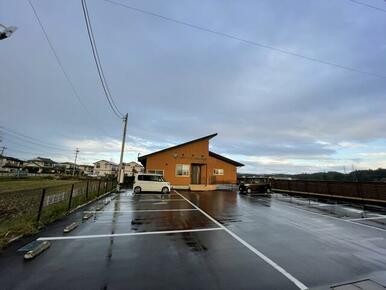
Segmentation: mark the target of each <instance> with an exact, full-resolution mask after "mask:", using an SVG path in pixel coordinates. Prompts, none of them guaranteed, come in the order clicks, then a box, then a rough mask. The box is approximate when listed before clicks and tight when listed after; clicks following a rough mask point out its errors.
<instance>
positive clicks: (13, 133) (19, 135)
mask: <svg viewBox="0 0 386 290" xmlns="http://www.w3.org/2000/svg"><path fill="white" fill-rule="evenodd" d="M0 129H3V130H5V131H6V132H4V133H6V134H7V135H8V136H9V137H13V138H17V139H20V140H22V141H27V142H29V143H32V144H36V145H39V146H45V147H51V148H53V149H56V150H69V149H68V148H67V147H64V146H60V145H56V144H53V143H49V142H46V141H42V140H40V139H37V138H35V137H31V136H28V135H25V134H22V133H19V132H17V131H15V130H12V129H9V128H5V127H3V126H1V127H0Z"/></svg>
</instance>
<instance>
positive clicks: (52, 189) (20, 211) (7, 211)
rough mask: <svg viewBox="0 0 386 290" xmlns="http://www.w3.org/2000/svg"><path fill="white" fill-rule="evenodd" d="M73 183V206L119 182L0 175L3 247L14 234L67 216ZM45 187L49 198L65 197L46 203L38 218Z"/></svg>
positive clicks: (94, 196)
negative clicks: (14, 177)
mask: <svg viewBox="0 0 386 290" xmlns="http://www.w3.org/2000/svg"><path fill="white" fill-rule="evenodd" d="M72 184H73V185H74V188H73V189H74V190H73V198H72V200H71V205H70V208H71V209H72V208H75V207H76V206H78V205H81V204H84V203H85V202H87V201H88V200H92V199H94V198H96V197H97V196H98V194H103V193H104V192H106V191H109V190H111V189H112V188H113V187H114V186H115V185H114V184H112V183H111V181H110V182H108V183H105V181H103V182H102V183H101V181H100V180H93V181H87V180H79V179H70V180H56V179H52V178H33V179H32V178H29V179H19V180H12V179H3V180H1V179H0V250H1V248H3V247H4V246H6V245H7V244H8V242H9V241H10V240H11V239H12V238H15V237H17V236H19V235H29V234H33V233H36V232H37V231H38V230H39V228H40V227H41V226H44V225H47V224H50V223H51V222H53V221H55V220H57V219H59V218H61V217H63V216H65V215H66V214H67V213H68V210H69V200H70V199H69V196H70V192H71V185H72ZM87 184H88V186H87ZM107 184H108V185H109V186H108V187H107ZM42 188H46V192H45V201H47V199H48V198H49V197H50V196H53V195H58V194H59V195H61V194H64V199H60V200H58V201H56V202H54V203H51V204H45V205H44V207H43V209H42V212H41V217H40V219H39V222H38V221H37V215H38V211H39V204H40V200H41V196H42ZM87 189H88V191H87ZM86 191H87V193H86Z"/></svg>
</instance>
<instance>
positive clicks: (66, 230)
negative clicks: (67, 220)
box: [63, 222, 79, 233]
mask: <svg viewBox="0 0 386 290" xmlns="http://www.w3.org/2000/svg"><path fill="white" fill-rule="evenodd" d="M78 226H79V223H77V222H73V223H72V224H70V225H68V226H66V227H65V228H64V230H63V233H69V232H71V231H72V230H74V229H76V228H77V227H78Z"/></svg>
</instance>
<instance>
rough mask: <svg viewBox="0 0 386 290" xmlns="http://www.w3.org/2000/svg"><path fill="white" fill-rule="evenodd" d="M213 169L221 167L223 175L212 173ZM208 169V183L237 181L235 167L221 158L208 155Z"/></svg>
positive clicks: (231, 182)
mask: <svg viewBox="0 0 386 290" xmlns="http://www.w3.org/2000/svg"><path fill="white" fill-rule="evenodd" d="M214 169H223V170H224V175H214V174H213V171H214ZM208 171H209V176H210V181H209V184H236V183H237V167H236V166H234V165H232V164H230V163H227V162H225V161H223V160H220V159H217V158H214V157H212V156H209V162H208Z"/></svg>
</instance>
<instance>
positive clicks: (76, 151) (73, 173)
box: [72, 148, 79, 176]
mask: <svg viewBox="0 0 386 290" xmlns="http://www.w3.org/2000/svg"><path fill="white" fill-rule="evenodd" d="M78 153H79V148H76V149H75V161H74V169H73V170H72V175H73V176H74V175H75V169H76V159H77V158H78Z"/></svg>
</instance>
